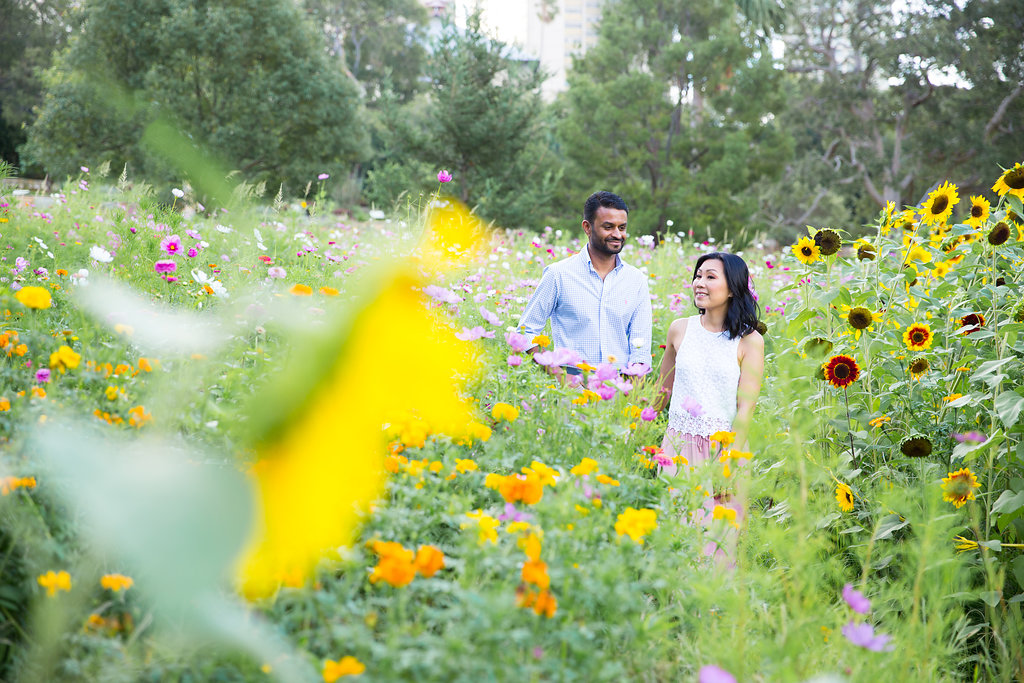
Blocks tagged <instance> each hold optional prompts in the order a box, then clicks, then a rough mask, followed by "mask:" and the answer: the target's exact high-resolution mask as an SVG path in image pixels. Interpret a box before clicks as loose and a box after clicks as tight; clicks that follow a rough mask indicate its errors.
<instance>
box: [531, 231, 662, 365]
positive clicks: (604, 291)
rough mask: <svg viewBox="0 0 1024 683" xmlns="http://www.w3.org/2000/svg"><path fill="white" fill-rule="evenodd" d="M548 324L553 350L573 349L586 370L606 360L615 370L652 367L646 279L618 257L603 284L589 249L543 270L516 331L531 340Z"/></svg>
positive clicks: (649, 311)
mask: <svg viewBox="0 0 1024 683" xmlns="http://www.w3.org/2000/svg"><path fill="white" fill-rule="evenodd" d="M548 318H550V319H551V335H552V337H553V339H552V341H553V342H554V348H566V349H572V350H573V351H575V352H576V353H578V354H579V355H580V356H581V357H582V358H583V360H585V361H586V362H587V363H590V364H591V365H594V366H596V365H599V364H600V363H604V362H607V361H608V360H609V358H614V364H615V365H616V366H617V367H619V368H622V367H624V366H625V365H628V364H630V363H646V364H647V365H650V364H651V295H650V291H649V289H648V287H647V277H646V276H645V275H644V274H643V273H641V272H640V271H639V270H637V269H636V268H635V267H633V266H630V265H626V264H625V263H623V262H622V258H620V257H619V256H618V255H617V254H616V256H615V268H614V269H613V270H612V271H611V272H610V273H608V275H607V276H606V277H605V279H604V280H603V281H602V280H601V276H600V275H598V274H597V271H596V270H594V265H593V263H592V262H591V260H590V248H589V245H585V246H584V248H583V249H582V250H581V251H580V252H579V253H578V254H575V255H574V256H570V257H569V258H567V259H563V260H561V261H558V262H556V263H552V264H550V265H548V266H547V267H545V268H544V274H543V275H542V276H541V279H540V284H538V285H537V289H536V290H535V291H534V293H533V296H531V297H530V301H529V303H527V304H526V308H525V309H524V310H523V315H522V317H521V318H520V319H519V329H520V330H522V332H523V334H526V335H528V336H529V337H531V338H533V337H534V336H536V335H538V334H541V333H542V332H543V331H544V324H545V323H546V322H547V320H548Z"/></svg>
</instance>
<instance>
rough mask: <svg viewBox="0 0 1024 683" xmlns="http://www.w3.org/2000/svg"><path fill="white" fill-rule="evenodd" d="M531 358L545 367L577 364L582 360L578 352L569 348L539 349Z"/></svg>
mask: <svg viewBox="0 0 1024 683" xmlns="http://www.w3.org/2000/svg"><path fill="white" fill-rule="evenodd" d="M533 359H534V360H535V361H537V362H538V363H539V364H541V365H543V366H545V367H551V366H552V365H577V364H578V363H580V361H581V360H582V359H581V358H580V356H579V354H578V353H576V352H575V351H572V350H570V349H555V350H554V351H541V352H540V353H538V354H535V355H534V356H533Z"/></svg>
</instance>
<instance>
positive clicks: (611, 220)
mask: <svg viewBox="0 0 1024 683" xmlns="http://www.w3.org/2000/svg"><path fill="white" fill-rule="evenodd" d="M626 217H627V214H626V212H625V211H623V210H622V209H612V208H609V207H607V206H599V207H598V208H597V213H595V214H594V223H593V224H591V223H589V222H588V221H583V231H584V232H585V233H587V237H589V238H590V251H591V252H595V251H596V252H598V253H601V254H607V255H613V254H618V253H619V252H620V251H622V245H624V244H625V243H626Z"/></svg>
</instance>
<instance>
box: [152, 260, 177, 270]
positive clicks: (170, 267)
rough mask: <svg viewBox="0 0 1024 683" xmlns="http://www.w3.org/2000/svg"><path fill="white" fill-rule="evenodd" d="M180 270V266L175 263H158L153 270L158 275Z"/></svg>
mask: <svg viewBox="0 0 1024 683" xmlns="http://www.w3.org/2000/svg"><path fill="white" fill-rule="evenodd" d="M177 269H178V264H177V263H175V262H174V261H157V262H156V263H154V264H153V270H155V271H156V272H158V273H173V272H174V271H176V270H177Z"/></svg>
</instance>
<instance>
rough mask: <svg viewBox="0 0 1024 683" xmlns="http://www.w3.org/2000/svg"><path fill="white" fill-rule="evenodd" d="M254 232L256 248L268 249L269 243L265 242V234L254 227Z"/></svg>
mask: <svg viewBox="0 0 1024 683" xmlns="http://www.w3.org/2000/svg"><path fill="white" fill-rule="evenodd" d="M252 234H253V235H255V236H256V248H257V249H259V250H260V251H266V250H267V245H265V244H263V235H261V234H260V231H259V230H257V229H256V228H253V229H252Z"/></svg>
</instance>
